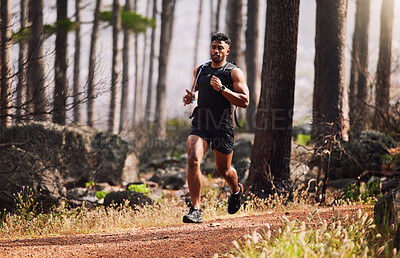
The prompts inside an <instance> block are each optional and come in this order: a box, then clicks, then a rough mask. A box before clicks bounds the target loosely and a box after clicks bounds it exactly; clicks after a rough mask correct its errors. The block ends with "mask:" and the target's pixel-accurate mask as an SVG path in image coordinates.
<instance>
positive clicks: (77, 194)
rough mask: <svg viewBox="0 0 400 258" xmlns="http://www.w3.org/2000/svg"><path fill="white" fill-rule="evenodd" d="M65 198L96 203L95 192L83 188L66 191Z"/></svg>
mask: <svg viewBox="0 0 400 258" xmlns="http://www.w3.org/2000/svg"><path fill="white" fill-rule="evenodd" d="M67 198H68V199H70V200H77V201H87V202H92V203H94V202H96V201H97V197H96V192H95V191H93V190H89V189H87V188H83V187H77V188H73V189H69V190H68V191H67Z"/></svg>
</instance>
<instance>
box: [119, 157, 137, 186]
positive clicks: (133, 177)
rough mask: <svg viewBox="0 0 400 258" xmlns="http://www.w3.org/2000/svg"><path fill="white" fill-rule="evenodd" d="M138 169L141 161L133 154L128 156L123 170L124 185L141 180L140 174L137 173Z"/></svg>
mask: <svg viewBox="0 0 400 258" xmlns="http://www.w3.org/2000/svg"><path fill="white" fill-rule="evenodd" d="M138 168H139V159H138V158H137V157H136V155H135V154H133V153H130V154H128V155H127V156H126V158H125V163H124V167H123V169H122V176H121V179H122V184H123V185H126V184H128V183H130V182H135V181H138V180H139V173H138V172H137V171H138Z"/></svg>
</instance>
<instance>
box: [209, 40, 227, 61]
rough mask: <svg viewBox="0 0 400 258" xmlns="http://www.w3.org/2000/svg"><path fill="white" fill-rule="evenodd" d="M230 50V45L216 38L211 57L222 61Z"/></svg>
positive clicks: (212, 44)
mask: <svg viewBox="0 0 400 258" xmlns="http://www.w3.org/2000/svg"><path fill="white" fill-rule="evenodd" d="M229 52H230V50H229V45H228V44H226V43H225V41H218V40H214V41H213V42H212V43H211V58H212V60H213V62H215V63H220V62H222V61H224V60H225V58H226V56H227V55H228V54H229Z"/></svg>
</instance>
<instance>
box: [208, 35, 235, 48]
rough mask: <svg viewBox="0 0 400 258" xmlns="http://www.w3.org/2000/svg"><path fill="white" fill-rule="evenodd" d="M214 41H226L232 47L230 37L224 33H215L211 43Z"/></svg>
mask: <svg viewBox="0 0 400 258" xmlns="http://www.w3.org/2000/svg"><path fill="white" fill-rule="evenodd" d="M214 40H216V41H224V42H225V43H226V44H228V45H229V46H230V45H231V39H230V38H229V37H228V35H226V34H225V33H222V32H218V33H214V34H213V35H212V36H211V43H212V42H213V41H214Z"/></svg>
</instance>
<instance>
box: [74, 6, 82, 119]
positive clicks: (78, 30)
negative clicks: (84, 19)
mask: <svg viewBox="0 0 400 258" xmlns="http://www.w3.org/2000/svg"><path fill="white" fill-rule="evenodd" d="M80 2H81V0H75V55H74V85H73V95H74V102H73V107H74V122H75V123H80V122H81V110H80V102H81V98H80V94H81V93H80V86H79V85H80V81H79V79H80V62H81V14H80V13H81V8H80Z"/></svg>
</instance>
